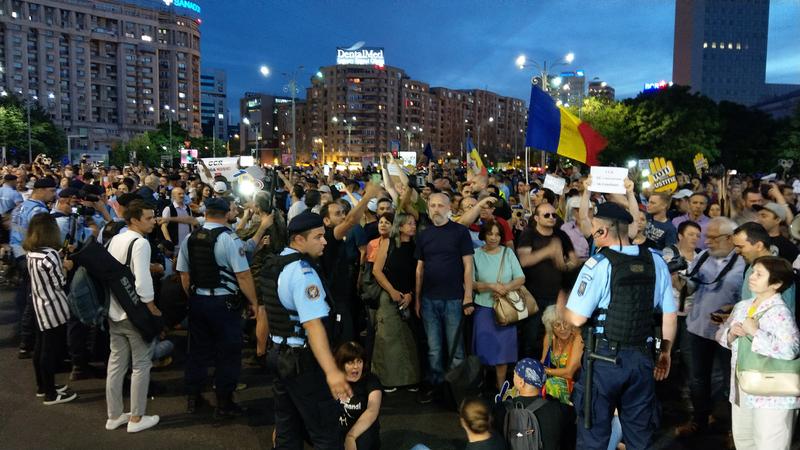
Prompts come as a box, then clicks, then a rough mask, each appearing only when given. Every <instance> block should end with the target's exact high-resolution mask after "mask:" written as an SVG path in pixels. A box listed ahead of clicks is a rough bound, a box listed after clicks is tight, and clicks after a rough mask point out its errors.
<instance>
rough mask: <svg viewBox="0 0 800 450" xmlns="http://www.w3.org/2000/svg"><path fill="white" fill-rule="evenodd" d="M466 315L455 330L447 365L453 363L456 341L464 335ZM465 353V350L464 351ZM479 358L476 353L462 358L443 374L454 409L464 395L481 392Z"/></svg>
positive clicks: (481, 382) (458, 405) (481, 376)
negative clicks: (461, 360) (459, 362)
mask: <svg viewBox="0 0 800 450" xmlns="http://www.w3.org/2000/svg"><path fill="white" fill-rule="evenodd" d="M466 321H467V320H466V317H463V316H462V318H461V322H460V323H459V324H458V331H456V336H455V339H454V340H453V345H452V346H451V347H450V354H449V362H448V364H447V367H450V366H451V365H452V364H453V360H454V359H455V355H456V348H458V343H459V342H460V341H461V340H462V338H463V335H464V323H465V322H466ZM465 353H466V351H465ZM482 370H483V369H482V367H481V360H480V359H479V358H478V356H477V355H469V356H466V357H465V358H464V361H463V362H462V363H461V364H459V365H458V366H456V367H453V368H451V369H450V370H448V371H447V373H446V374H445V376H444V380H445V383H446V384H447V387H448V389H447V391H448V393H449V394H450V397H451V399H452V402H453V403H454V405H451V406H454V407H455V408H456V410H458V408H459V407H460V406H461V402H462V401H463V400H464V398H466V397H470V396H474V395H478V394H480V392H481V387H482V384H483V375H482Z"/></svg>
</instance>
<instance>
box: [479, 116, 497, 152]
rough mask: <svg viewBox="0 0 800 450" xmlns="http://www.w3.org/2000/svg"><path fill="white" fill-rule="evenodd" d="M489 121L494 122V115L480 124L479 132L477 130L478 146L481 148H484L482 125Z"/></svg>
mask: <svg viewBox="0 0 800 450" xmlns="http://www.w3.org/2000/svg"><path fill="white" fill-rule="evenodd" d="M487 123H494V117H489V119H487V120H486V121H484V122H481V123H479V124H478V130H477V131H478V132H477V136H476V137H477V138H478V148H479V149H483V145H482V143H481V127H482V126H483V125H484V124H487Z"/></svg>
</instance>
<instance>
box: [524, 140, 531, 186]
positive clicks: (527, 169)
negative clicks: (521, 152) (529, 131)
mask: <svg viewBox="0 0 800 450" xmlns="http://www.w3.org/2000/svg"><path fill="white" fill-rule="evenodd" d="M528 150H530V147H528V146H525V184H529V183H528V173H529V172H530V170H529V168H528Z"/></svg>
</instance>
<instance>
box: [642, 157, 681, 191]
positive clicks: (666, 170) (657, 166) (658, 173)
mask: <svg viewBox="0 0 800 450" xmlns="http://www.w3.org/2000/svg"><path fill="white" fill-rule="evenodd" d="M675 175H676V174H675V168H674V167H673V166H672V161H667V160H665V159H664V158H653V159H652V160H650V175H648V176H647V178H648V180H649V181H650V186H652V188H653V191H654V192H667V193H672V192H675V190H676V189H677V188H678V178H677V177H676V176H675Z"/></svg>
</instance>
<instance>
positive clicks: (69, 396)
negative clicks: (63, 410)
mask: <svg viewBox="0 0 800 450" xmlns="http://www.w3.org/2000/svg"><path fill="white" fill-rule="evenodd" d="M76 398H78V394H76V393H74V392H71V391H65V392H64V393H59V394H56V398H54V399H52V400H45V401H43V402H42V403H44V404H45V405H47V406H50V405H58V404H59V403H67V402H71V401H73V400H75V399H76Z"/></svg>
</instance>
